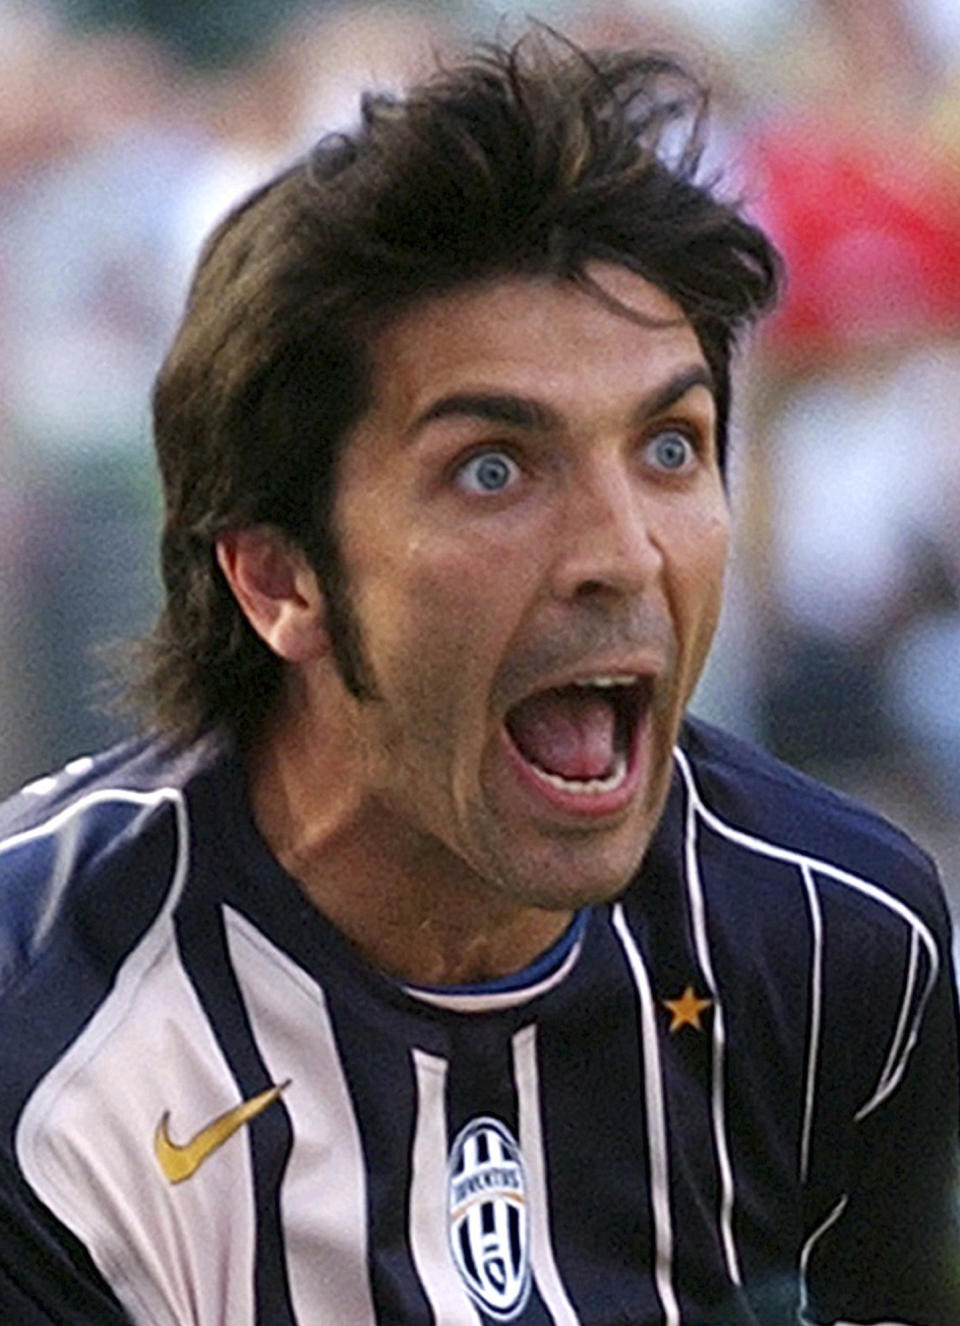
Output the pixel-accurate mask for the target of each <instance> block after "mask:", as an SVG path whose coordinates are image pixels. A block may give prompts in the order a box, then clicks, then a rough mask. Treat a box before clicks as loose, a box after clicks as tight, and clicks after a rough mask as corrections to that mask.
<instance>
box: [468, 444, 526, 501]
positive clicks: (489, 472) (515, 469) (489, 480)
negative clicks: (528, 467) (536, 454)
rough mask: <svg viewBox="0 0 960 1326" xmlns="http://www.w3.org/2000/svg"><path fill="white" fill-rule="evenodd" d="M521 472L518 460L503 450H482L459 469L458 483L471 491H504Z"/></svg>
mask: <svg viewBox="0 0 960 1326" xmlns="http://www.w3.org/2000/svg"><path fill="white" fill-rule="evenodd" d="M519 474H520V468H519V466H518V465H517V463H516V461H515V460H513V459H511V457H510V456H507V455H505V454H504V453H503V452H502V451H481V452H479V453H478V454H477V455H476V456H471V457H470V459H469V460H468V461H465V462H464V464H463V465H461V466H460V468H459V469H458V470H457V475H456V478H457V483H458V484H459V485H460V487H461V488H465V489H467V491H468V492H471V493H502V492H503V491H504V489H506V488H509V487H510V485H511V484H512V483H514V482H515V481H516V479H517V477H518V475H519Z"/></svg>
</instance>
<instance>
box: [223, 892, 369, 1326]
mask: <svg viewBox="0 0 960 1326" xmlns="http://www.w3.org/2000/svg"><path fill="white" fill-rule="evenodd" d="M225 915H226V927H227V937H228V943H229V948H230V956H231V960H232V962H233V966H234V970H235V971H236V974H237V978H238V980H239V983H240V988H241V991H242V993H243V997H244V1001H245V1003H246V1007H247V1012H248V1015H249V1018H250V1023H251V1026H252V1029H253V1034H254V1037H255V1039H256V1042H257V1046H258V1048H259V1050H260V1054H261V1055H262V1057H263V1060H264V1062H265V1063H266V1065H267V1067H268V1069H269V1072H270V1076H271V1078H272V1080H273V1081H274V1082H275V1083H281V1082H286V1081H289V1083H290V1085H289V1087H288V1088H287V1089H286V1090H285V1091H284V1094H283V1104H284V1106H285V1107H286V1109H287V1110H288V1112H289V1114H290V1118H291V1123H292V1126H293V1147H292V1150H291V1153H290V1157H289V1160H288V1162H287V1167H286V1172H285V1174H284V1176H283V1180H282V1185H281V1191H280V1205H281V1211H282V1216H283V1227H284V1243H285V1252H286V1259H287V1270H288V1276H289V1283H290V1292H291V1297H292V1301H293V1304H294V1309H295V1313H296V1321H297V1323H298V1326H326V1324H327V1323H328V1322H332V1321H344V1322H347V1321H349V1322H350V1323H351V1326H374V1323H375V1321H376V1317H375V1313H374V1308H373V1301H372V1296H371V1292H370V1280H369V1272H368V1267H367V1213H366V1170H365V1163H364V1156H363V1150H362V1146H361V1141H360V1132H359V1128H358V1125H357V1120H356V1116H355V1114H354V1110H353V1104H352V1101H351V1098H350V1093H349V1090H348V1088H347V1084H346V1081H345V1079H344V1075H343V1070H342V1068H341V1064H340V1057H339V1053H338V1050H337V1046H336V1042H335V1039H334V1035H333V1030H332V1027H331V1025H330V1018H329V1015H328V1012H327V1005H326V999H325V997H324V993H323V990H322V989H321V988H320V986H319V985H317V983H316V982H315V981H312V980H311V979H310V977H309V976H308V975H307V973H306V972H304V971H303V970H302V968H300V967H298V966H297V965H296V964H295V963H294V962H292V961H291V959H290V958H289V957H287V955H286V954H284V953H281V952H280V950H279V949H277V948H276V947H275V945H273V944H271V943H270V941H269V940H268V939H267V938H266V937H265V936H264V935H263V934H261V933H260V931H259V930H257V929H256V928H255V927H254V926H252V925H251V924H250V922H249V921H247V920H246V919H245V918H244V917H242V916H241V915H239V913H237V912H236V911H234V910H233V909H232V908H229V907H228V908H226V909H225ZM293 1028H295V1029H296V1030H295V1034H291V1029H293ZM318 1082H322V1083H323V1091H322V1092H318V1091H316V1090H315V1085H316V1083H318Z"/></svg>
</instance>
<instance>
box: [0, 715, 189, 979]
mask: <svg viewBox="0 0 960 1326" xmlns="http://www.w3.org/2000/svg"><path fill="white" fill-rule="evenodd" d="M203 763H204V759H203V756H202V754H201V752H200V751H199V749H194V750H192V751H190V752H179V753H178V752H173V751H171V750H170V749H169V748H164V747H163V746H161V745H159V744H158V743H156V742H151V741H146V740H144V741H138V742H131V743H125V744H124V745H121V746H118V747H115V748H113V749H111V750H109V751H105V752H102V753H100V754H98V755H95V756H84V757H82V758H81V759H77V760H73V761H71V763H70V764H68V765H67V766H66V767H65V768H64V769H62V770H60V771H58V772H56V773H54V774H50V775H48V776H45V777H43V778H39V779H36V780H35V781H34V782H33V783H30V784H28V785H27V786H26V787H24V788H22V789H21V790H20V791H19V792H18V793H16V794H15V795H14V796H12V797H11V798H10V799H9V800H7V801H6V802H4V803H3V805H0V998H2V997H3V995H4V993H5V992H6V991H8V990H9V989H10V988H11V987H13V986H15V985H16V984H17V982H18V981H19V979H20V978H21V977H22V976H23V974H24V973H25V971H26V970H28V969H29V968H31V967H32V966H34V965H35V964H36V963H37V962H38V961H39V960H40V959H41V958H42V957H43V955H44V954H46V953H47V952H48V951H49V950H50V949H51V948H53V947H56V944H57V941H58V939H62V937H63V935H64V933H65V932H71V933H73V934H74V935H76V934H77V933H78V932H80V931H81V930H83V933H84V935H85V936H87V937H89V938H92V937H93V934H94V931H97V930H102V929H103V928H104V927H106V928H110V927H114V928H122V926H120V924H119V920H118V917H119V911H120V909H121V908H122V910H123V912H124V913H125V914H127V915H129V917H130V918H131V921H134V919H135V918H138V916H139V913H140V911H141V910H144V909H146V910H149V909H150V908H151V907H152V906H154V905H155V902H156V898H157V897H159V896H160V895H161V894H162V892H163V891H164V890H165V889H167V888H169V885H170V881H171V878H172V877H173V875H174V874H175V873H176V871H177V869H178V866H182V864H183V860H184V858H185V856H186V851H187V836H188V835H187V810H186V805H187V800H188V798H189V795H190V788H191V784H192V782H193V781H194V780H195V779H196V777H197V773H198V768H200V767H202V766H203ZM84 927H87V928H86V929H84ZM91 927H92V928H91Z"/></svg>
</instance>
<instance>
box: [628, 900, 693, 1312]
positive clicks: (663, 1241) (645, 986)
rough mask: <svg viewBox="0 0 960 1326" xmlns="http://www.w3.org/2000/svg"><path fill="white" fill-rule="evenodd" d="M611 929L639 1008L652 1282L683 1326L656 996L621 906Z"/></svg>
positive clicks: (666, 1306) (669, 1309)
mask: <svg viewBox="0 0 960 1326" xmlns="http://www.w3.org/2000/svg"><path fill="white" fill-rule="evenodd" d="M613 926H614V929H615V931H616V933H617V937H618V938H619V940H620V943H621V944H622V945H623V950H624V953H625V954H626V957H627V961H628V963H629V965H630V972H631V974H632V976H633V980H634V984H635V985H636V989H637V997H638V999H639V1002H640V1027H641V1041H642V1045H643V1082H644V1093H645V1096H646V1106H647V1130H648V1141H649V1148H650V1202H651V1206H652V1208H653V1219H654V1235H655V1244H656V1255H655V1263H654V1280H655V1282H656V1286H657V1294H658V1296H659V1298H660V1303H661V1305H662V1307H663V1314H664V1323H665V1326H680V1309H679V1306H678V1304H677V1297H676V1294H675V1292H674V1288H673V1221H672V1217H671V1213H670V1156H669V1151H668V1147H667V1126H666V1117H665V1111H664V1099H663V1076H662V1074H661V1071H660V1046H659V1042H658V1040H657V1023H656V1019H655V1017H654V1008H653V993H652V991H651V989H650V979H649V977H648V976H647V969H646V967H645V965H644V961H643V958H642V956H641V954H640V949H639V948H638V946H637V943H636V940H635V939H634V937H633V935H632V934H631V933H630V928H629V926H628V925H627V922H626V917H625V916H624V912H623V905H622V904H621V903H617V904H616V906H615V907H614V909H613Z"/></svg>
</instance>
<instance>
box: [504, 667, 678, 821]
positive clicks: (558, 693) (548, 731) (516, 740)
mask: <svg viewBox="0 0 960 1326" xmlns="http://www.w3.org/2000/svg"><path fill="white" fill-rule="evenodd" d="M652 691H653V680H652V678H650V677H637V676H624V677H618V676H594V677H587V678H584V679H583V680H578V681H576V682H574V683H571V684H570V685H567V686H559V687H552V688H550V689H549V690H544V691H539V692H537V693H536V694H535V695H531V696H529V697H528V698H527V699H525V700H521V701H520V703H519V704H516V705H514V707H513V708H512V709H511V710H510V711H509V713H508V714H507V716H506V720H505V727H506V730H507V733H508V735H509V738H510V742H511V744H512V746H513V749H514V751H515V752H516V753H517V754H518V755H519V756H520V758H521V760H522V761H523V763H524V765H525V766H526V767H527V768H528V769H529V770H530V771H531V772H532V773H533V774H534V775H535V777H536V778H537V779H538V780H539V781H540V782H541V783H545V784H546V785H547V786H548V787H551V788H554V789H555V790H556V791H557V792H560V793H564V794H566V795H567V796H580V797H593V798H603V797H604V795H605V794H607V795H609V794H611V793H616V792H618V791H620V790H622V789H625V788H626V786H627V784H628V783H629V782H630V781H631V778H630V775H631V773H632V772H633V771H634V767H635V765H636V757H637V750H638V745H639V734H640V731H641V728H642V726H643V719H644V717H645V716H646V714H647V712H648V710H649V708H650V702H651V699H652Z"/></svg>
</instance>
